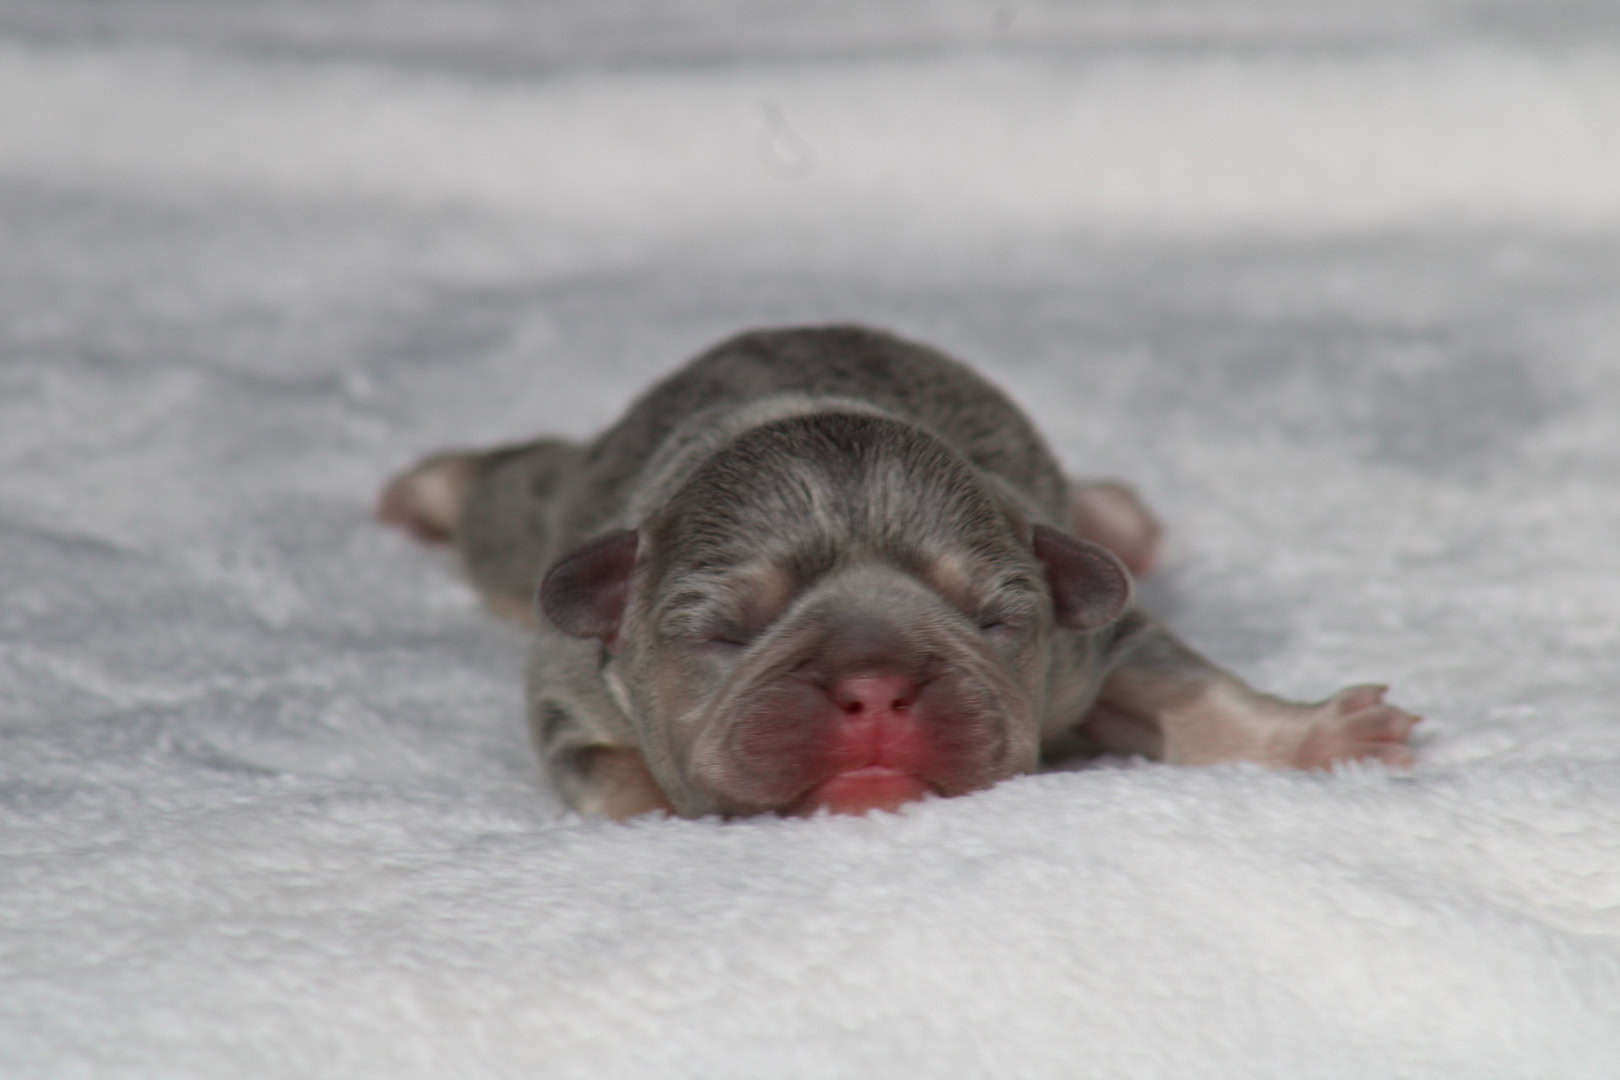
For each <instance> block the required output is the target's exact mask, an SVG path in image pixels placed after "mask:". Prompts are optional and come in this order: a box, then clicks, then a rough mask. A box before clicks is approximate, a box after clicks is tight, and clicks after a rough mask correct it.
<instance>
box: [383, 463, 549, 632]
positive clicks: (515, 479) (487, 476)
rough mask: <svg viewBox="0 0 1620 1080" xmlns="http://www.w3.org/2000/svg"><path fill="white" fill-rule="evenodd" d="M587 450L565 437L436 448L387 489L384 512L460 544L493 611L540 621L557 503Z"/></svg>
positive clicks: (436, 538)
mask: <svg viewBox="0 0 1620 1080" xmlns="http://www.w3.org/2000/svg"><path fill="white" fill-rule="evenodd" d="M580 454H581V451H580V448H579V447H578V446H577V445H575V444H573V443H570V442H566V441H564V440H561V439H536V440H534V441H532V442H526V443H515V444H510V445H505V446H497V447H492V448H488V449H483V450H444V451H440V452H439V453H436V454H430V455H428V456H427V457H425V458H423V459H422V460H421V461H419V462H417V463H416V464H415V465H412V466H411V467H410V468H408V469H405V470H404V471H403V472H400V473H398V474H397V475H395V476H394V477H393V478H392V479H391V480H389V482H388V483H387V484H386V485H385V486H384V487H383V491H382V495H381V496H380V497H379V498H378V500H377V510H376V514H377V518H378V520H380V521H383V522H385V523H387V524H390V525H397V526H399V527H400V528H403V529H405V530H406V531H407V532H409V533H411V534H412V535H413V536H415V537H416V538H417V539H419V540H422V541H424V542H426V543H432V544H449V545H452V546H454V548H455V549H456V553H457V554H458V555H459V556H460V560H461V565H462V568H463V570H464V571H465V573H466V575H467V577H468V579H469V580H470V581H471V583H472V585H473V587H474V588H475V589H477V590H478V592H479V595H480V596H482V597H483V600H484V602H485V603H486V604H487V605H489V607H490V609H491V610H492V611H494V612H495V613H496V614H497V615H502V616H504V617H506V618H510V619H513V620H515V621H517V622H521V623H524V624H525V625H532V624H533V623H534V591H535V587H536V585H538V583H539V581H540V574H541V571H542V570H544V569H545V565H546V563H547V562H548V561H549V559H550V558H551V556H552V554H553V553H552V552H551V550H550V542H551V531H552V530H551V524H550V523H551V516H552V509H553V506H554V504H555V501H556V495H557V493H558V491H559V489H561V488H562V487H563V486H564V485H565V483H566V482H567V480H568V478H569V477H570V476H571V475H572V474H574V473H576V472H577V471H578V469H577V466H578V464H579V458H580Z"/></svg>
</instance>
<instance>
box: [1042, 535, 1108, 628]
mask: <svg viewBox="0 0 1620 1080" xmlns="http://www.w3.org/2000/svg"><path fill="white" fill-rule="evenodd" d="M1034 547H1035V555H1036V557H1037V558H1039V559H1040V560H1041V562H1042V563H1043V564H1045V566H1046V581H1047V584H1048V586H1050V588H1051V590H1052V607H1053V609H1054V611H1055V612H1056V614H1057V621H1058V624H1059V625H1060V626H1067V627H1069V628H1070V629H1071V630H1101V629H1102V628H1103V627H1105V626H1107V625H1108V624H1109V623H1111V622H1113V621H1114V620H1115V619H1117V618H1119V617H1120V616H1121V615H1122V614H1124V612H1125V608H1126V606H1127V605H1128V604H1129V603H1130V602H1131V575H1130V573H1129V572H1128V571H1127V570H1126V569H1125V567H1124V565H1123V564H1121V563H1120V561H1119V559H1118V558H1116V557H1115V556H1114V555H1113V554H1112V553H1111V552H1109V551H1108V549H1106V548H1104V547H1101V546H1099V545H1097V544H1093V543H1090V542H1089V541H1086V540H1076V539H1075V538H1074V537H1072V536H1068V535H1066V534H1064V533H1061V532H1059V531H1058V530H1056V529H1053V528H1051V527H1049V526H1046V525H1037V526H1035V536H1034Z"/></svg>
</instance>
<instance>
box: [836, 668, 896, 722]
mask: <svg viewBox="0 0 1620 1080" xmlns="http://www.w3.org/2000/svg"><path fill="white" fill-rule="evenodd" d="M831 695H832V699H833V704H834V705H837V706H838V707H839V708H840V709H841V710H843V712H844V713H845V714H846V715H848V716H851V717H854V716H866V717H877V716H882V715H884V714H886V713H903V712H905V711H906V710H907V709H909V708H911V706H912V705H913V704H914V703H915V702H916V700H917V684H916V683H915V682H913V681H912V680H910V679H908V678H906V677H905V676H904V675H856V676H853V677H851V678H847V679H840V680H838V681H837V682H836V683H834V684H833V687H832V690H831Z"/></svg>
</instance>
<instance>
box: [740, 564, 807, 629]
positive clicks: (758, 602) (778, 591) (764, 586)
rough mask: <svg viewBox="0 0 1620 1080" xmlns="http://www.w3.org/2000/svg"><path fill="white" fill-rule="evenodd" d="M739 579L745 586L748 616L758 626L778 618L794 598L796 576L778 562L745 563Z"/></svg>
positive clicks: (741, 584)
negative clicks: (746, 564) (793, 576)
mask: <svg viewBox="0 0 1620 1080" xmlns="http://www.w3.org/2000/svg"><path fill="white" fill-rule="evenodd" d="M735 580H736V581H737V583H738V584H739V585H740V586H741V589H740V592H741V594H742V597H743V614H744V618H745V619H746V621H747V622H748V624H749V625H750V626H751V627H753V628H755V629H759V628H761V627H764V626H765V625H767V624H768V623H770V622H772V621H774V620H775V619H776V617H777V616H778V615H780V614H782V612H784V611H786V610H787V606H788V603H789V602H790V601H791V600H792V599H793V578H792V576H791V575H789V574H788V572H787V571H786V570H784V569H782V568H781V567H780V566H777V565H776V564H775V563H769V562H763V561H762V562H757V563H753V564H751V565H749V566H745V567H742V568H741V569H740V570H738V571H737V572H736V578H735Z"/></svg>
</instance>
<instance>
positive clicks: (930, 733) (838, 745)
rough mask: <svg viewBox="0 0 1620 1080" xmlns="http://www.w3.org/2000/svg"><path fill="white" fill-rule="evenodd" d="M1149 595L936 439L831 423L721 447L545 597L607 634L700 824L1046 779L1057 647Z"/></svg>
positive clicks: (613, 674)
mask: <svg viewBox="0 0 1620 1080" xmlns="http://www.w3.org/2000/svg"><path fill="white" fill-rule="evenodd" d="M1129 592H1130V583H1129V577H1128V575H1127V574H1126V572H1125V570H1124V568H1123V567H1122V566H1121V565H1120V564H1119V562H1118V560H1117V559H1115V558H1114V557H1113V556H1112V555H1110V554H1109V553H1108V552H1106V551H1104V550H1103V549H1102V548H1099V547H1096V546H1095V545H1091V544H1087V543H1084V542H1082V541H1079V540H1076V539H1074V538H1072V537H1068V536H1065V535H1063V534H1061V533H1058V532H1057V531H1055V530H1052V529H1049V528H1047V527H1045V526H1041V525H1036V526H1033V527H1032V526H1031V525H1030V524H1029V523H1028V522H1027V521H1026V520H1024V518H1023V515H1022V514H1021V513H1020V512H1019V511H1018V510H1017V509H1016V508H1015V507H1013V506H1012V505H1011V504H1010V503H1009V502H1008V501H1007V500H1005V499H1003V498H1000V497H998V496H997V494H996V493H995V491H994V490H993V489H992V488H991V486H990V485H989V484H987V483H986V481H985V480H984V479H983V478H982V477H981V476H980V475H979V474H978V473H977V472H976V471H975V470H974V469H973V468H972V467H971V466H970V465H969V464H968V463H967V462H965V461H963V460H962V459H961V458H960V457H959V456H957V455H956V454H955V453H954V452H952V451H951V450H950V449H949V448H948V447H947V446H945V445H944V444H943V443H942V442H940V441H939V440H938V439H936V438H934V437H933V436H931V435H929V434H927V433H926V432H924V431H922V430H920V429H918V428H916V427H913V426H910V425H907V424H904V423H901V422H898V421H895V420H891V419H887V418H884V417H879V416H871V415H861V414H856V413H831V414H827V413H818V414H814V415H809V416H799V417H793V418H790V419H786V420H779V421H775V422H772V423H768V424H764V425H761V426H759V427H757V428H753V429H751V430H750V431H748V432H746V433H745V434H743V435H742V436H740V437H739V438H737V439H736V440H734V441H733V442H731V443H730V444H728V445H727V446H726V447H724V448H723V449H721V450H719V451H717V452H716V453H714V454H713V455H711V456H710V457H709V458H708V459H707V460H706V461H705V462H704V463H703V465H701V466H700V467H699V468H698V469H697V470H696V471H695V472H694V473H693V474H692V475H691V476H690V477H689V478H688V479H687V480H686V482H685V483H684V485H683V486H682V487H681V489H680V490H679V491H678V492H677V493H676V494H675V496H674V497H673V498H672V499H670V500H669V502H668V503H666V504H665V505H664V506H663V507H662V508H661V509H660V510H659V511H658V512H657V513H656V514H654V515H653V516H652V517H651V519H650V520H648V521H646V522H645V523H643V525H642V527H641V528H640V529H638V530H625V531H622V532H617V533H612V534H609V535H607V536H604V537H600V538H598V539H596V540H594V541H592V542H590V543H588V544H586V545H585V546H584V547H582V548H580V549H578V550H576V551H575V552H573V553H572V554H570V555H568V556H566V557H565V558H563V559H562V560H561V561H559V562H558V563H557V564H556V565H555V566H554V567H553V568H552V569H551V571H550V572H549V573H548V574H547V575H546V578H545V581H544V583H543V584H542V586H541V594H540V601H541V607H542V609H543V613H544V615H545V617H546V618H548V619H550V620H551V621H552V622H553V623H554V624H555V625H556V626H558V627H559V628H561V629H562V630H564V631H567V632H569V633H572V634H576V635H581V636H592V637H598V638H601V639H602V640H603V642H604V647H605V655H606V656H607V658H608V663H607V665H606V668H605V673H606V677H607V679H608V680H609V683H610V685H611V686H613V687H614V688H615V690H616V692H617V696H618V697H619V699H620V702H621V704H622V705H624V706H625V707H626V709H627V710H628V712H629V714H630V719H631V722H632V724H634V726H635V728H636V734H637V737H638V739H639V741H640V744H641V748H642V751H643V753H644V754H645V756H646V758H647V762H648V765H649V767H650V768H651V769H652V771H653V773H654V775H655V776H656V777H657V778H658V780H659V782H660V784H661V785H663V787H664V788H665V790H666V791H667V793H668V794H669V796H670V798H671V801H672V802H673V803H674V804H675V806H676V807H677V808H678V809H679V810H681V812H683V813H686V814H693V815H696V814H703V813H713V812H719V813H728V814H746V813H757V812H760V811H767V810H774V811H783V812H809V811H813V810H816V809H819V808H827V809H831V810H837V811H853V812H858V811H862V810H866V809H871V808H874V807H884V808H892V807H893V806H895V805H898V804H900V803H902V802H905V801H908V800H910V799H916V798H921V797H923V796H924V795H927V794H929V793H935V794H940V795H956V794H960V793H963V792H968V791H973V790H976V789H978V788H983V787H987V786H989V785H990V784H993V783H995V782H996V781H998V780H1002V779H1005V778H1007V777H1009V776H1013V775H1015V774H1017V773H1021V772H1027V771H1029V770H1031V769H1033V768H1034V767H1035V765H1036V761H1037V755H1038V750H1039V737H1040V731H1039V727H1040V717H1041V714H1042V707H1043V703H1044V697H1045V692H1046V680H1047V674H1048V666H1049V663H1050V656H1051V648H1050V642H1051V637H1052V634H1053V633H1054V631H1055V629H1056V628H1058V627H1066V628H1070V629H1075V630H1081V631H1090V630H1098V629H1101V628H1103V627H1104V626H1106V625H1108V624H1109V623H1111V622H1112V621H1113V620H1114V619H1115V618H1117V617H1118V616H1119V614H1120V613H1121V612H1122V611H1123V609H1124V607H1125V605H1126V603H1127V601H1128V599H1129Z"/></svg>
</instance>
